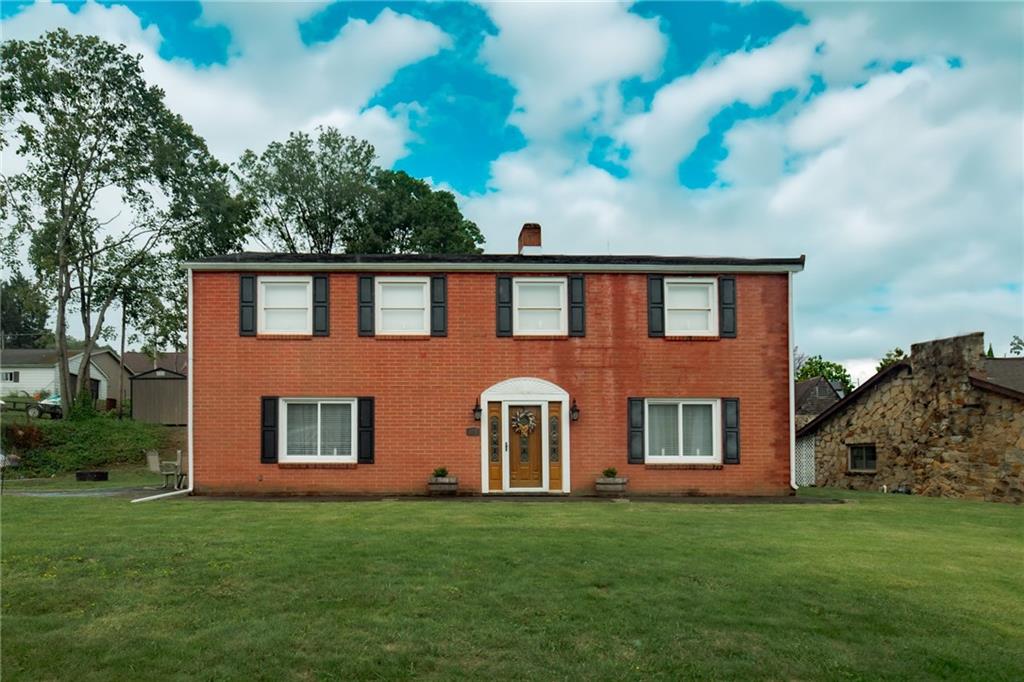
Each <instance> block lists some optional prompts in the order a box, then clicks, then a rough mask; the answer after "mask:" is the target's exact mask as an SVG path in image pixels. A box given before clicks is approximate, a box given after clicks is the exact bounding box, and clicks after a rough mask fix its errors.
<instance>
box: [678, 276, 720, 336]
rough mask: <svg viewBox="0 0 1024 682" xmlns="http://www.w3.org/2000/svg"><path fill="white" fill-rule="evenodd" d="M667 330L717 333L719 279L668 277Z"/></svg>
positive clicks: (684, 332) (691, 333) (683, 332)
mask: <svg viewBox="0 0 1024 682" xmlns="http://www.w3.org/2000/svg"><path fill="white" fill-rule="evenodd" d="M665 334H666V335H668V336H717V335H718V281H717V280H716V279H715V278H704V277H685V278H683V277H680V278H665Z"/></svg>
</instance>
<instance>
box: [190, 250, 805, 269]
mask: <svg viewBox="0 0 1024 682" xmlns="http://www.w3.org/2000/svg"><path fill="white" fill-rule="evenodd" d="M804 261H805V257H804V256H800V257H799V258H731V257H703V256H701V257H698V256H566V255H537V256H519V255H515V254H402V255H396V254H326V255H317V254H288V253H235V254H227V255H223V256H211V257H209V258H202V259H199V260H194V261H188V262H185V263H183V264H182V266H183V267H185V268H189V269H193V270H230V271H246V270H293V271H297V270H310V271H313V270H353V271H360V270H362V271H367V270H393V271H403V270H420V271H429V270H449V271H458V270H477V271H495V272H497V271H512V272H515V271H519V272H543V271H571V270H578V271H588V270H589V271H606V272H607V271H613V272H632V271H638V272H639V271H642V272H650V271H659V270H664V271H669V272H671V271H676V270H678V271H687V272H728V271H738V272H744V271H747V272H800V271H801V270H803V267H804Z"/></svg>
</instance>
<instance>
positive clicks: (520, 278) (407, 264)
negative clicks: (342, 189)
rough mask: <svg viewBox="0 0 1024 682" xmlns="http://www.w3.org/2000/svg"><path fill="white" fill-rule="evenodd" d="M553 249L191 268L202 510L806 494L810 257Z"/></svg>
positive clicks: (226, 262)
mask: <svg viewBox="0 0 1024 682" xmlns="http://www.w3.org/2000/svg"><path fill="white" fill-rule="evenodd" d="M539 245H540V226H539V225H535V224H527V225H525V226H524V228H523V231H522V232H521V233H520V238H519V253H518V254H515V255H497V254H479V255H348V254H336V255H325V256H318V255H295V254H266V253H242V254H234V255H228V256H223V257H214V258H209V259H205V260H201V261H197V262H192V263H188V264H186V267H187V268H188V269H189V287H190V290H189V319H190V324H189V348H190V351H191V353H190V357H189V362H190V364H191V366H190V367H189V370H188V371H187V375H188V380H189V419H188V423H189V437H190V456H191V463H190V464H191V470H192V472H193V477H192V479H193V480H192V485H193V486H194V491H195V492H199V493H205V492H239V493H275V494H279V493H283V494H312V493H353V494H372V493H410V494H417V493H422V492H423V491H424V490H425V488H426V480H427V477H428V476H429V475H430V473H431V471H432V470H433V469H434V468H435V467H438V466H446V467H447V468H448V469H449V470H450V472H451V474H452V475H455V476H457V477H458V478H459V490H460V492H462V493H486V494H493V493H525V492H529V493H557V494H569V493H572V494H589V493H592V492H593V490H594V481H595V479H596V478H597V477H598V476H599V475H600V473H601V471H602V470H603V469H604V468H606V467H616V468H617V469H618V471H619V475H620V476H627V477H628V478H629V486H628V490H629V491H630V492H635V493H655V494H751V495H779V494H788V493H790V492H791V490H792V487H791V485H792V481H793V479H792V443H793V429H794V426H793V423H792V419H791V418H790V415H791V414H792V400H793V396H792V387H793V381H792V367H791V357H792V353H791V350H792V338H791V331H790V328H791V301H792V296H791V289H792V275H793V273H795V272H799V271H800V270H802V269H803V263H804V259H803V257H802V256H801V257H800V258H793V259H741V258H694V257H653V256H561V255H559V256H556V255H541V254H529V255H528V254H527V253H526V252H525V251H526V247H531V246H532V247H539Z"/></svg>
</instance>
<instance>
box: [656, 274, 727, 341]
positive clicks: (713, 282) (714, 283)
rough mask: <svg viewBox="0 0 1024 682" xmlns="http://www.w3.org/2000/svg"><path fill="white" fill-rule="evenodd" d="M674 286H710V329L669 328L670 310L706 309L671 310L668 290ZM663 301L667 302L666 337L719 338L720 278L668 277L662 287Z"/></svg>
mask: <svg viewBox="0 0 1024 682" xmlns="http://www.w3.org/2000/svg"><path fill="white" fill-rule="evenodd" d="M672 284H706V285H709V286H710V291H709V293H708V305H710V306H711V309H710V310H709V311H708V312H709V315H708V319H709V320H710V328H709V329H706V330H694V329H672V328H670V327H669V324H668V320H669V315H668V313H669V311H670V310H704V308H670V307H669V304H668V288H669V286H670V285H672ZM662 287H663V290H662V300H664V301H665V336H718V278H717V277H666V278H665V280H664V283H663V285H662Z"/></svg>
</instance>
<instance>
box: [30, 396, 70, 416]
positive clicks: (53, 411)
mask: <svg viewBox="0 0 1024 682" xmlns="http://www.w3.org/2000/svg"><path fill="white" fill-rule="evenodd" d="M25 413H26V414H28V416H30V417H32V418H33V419H39V418H40V417H42V416H43V415H44V414H46V415H49V416H50V419H60V418H61V417H63V416H64V412H63V411H62V410H61V406H60V396H59V395H51V396H50V397H49V398H45V399H43V400H40V401H39V402H36V403H33V404H32V405H29V406H28V407H26V408H25Z"/></svg>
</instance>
